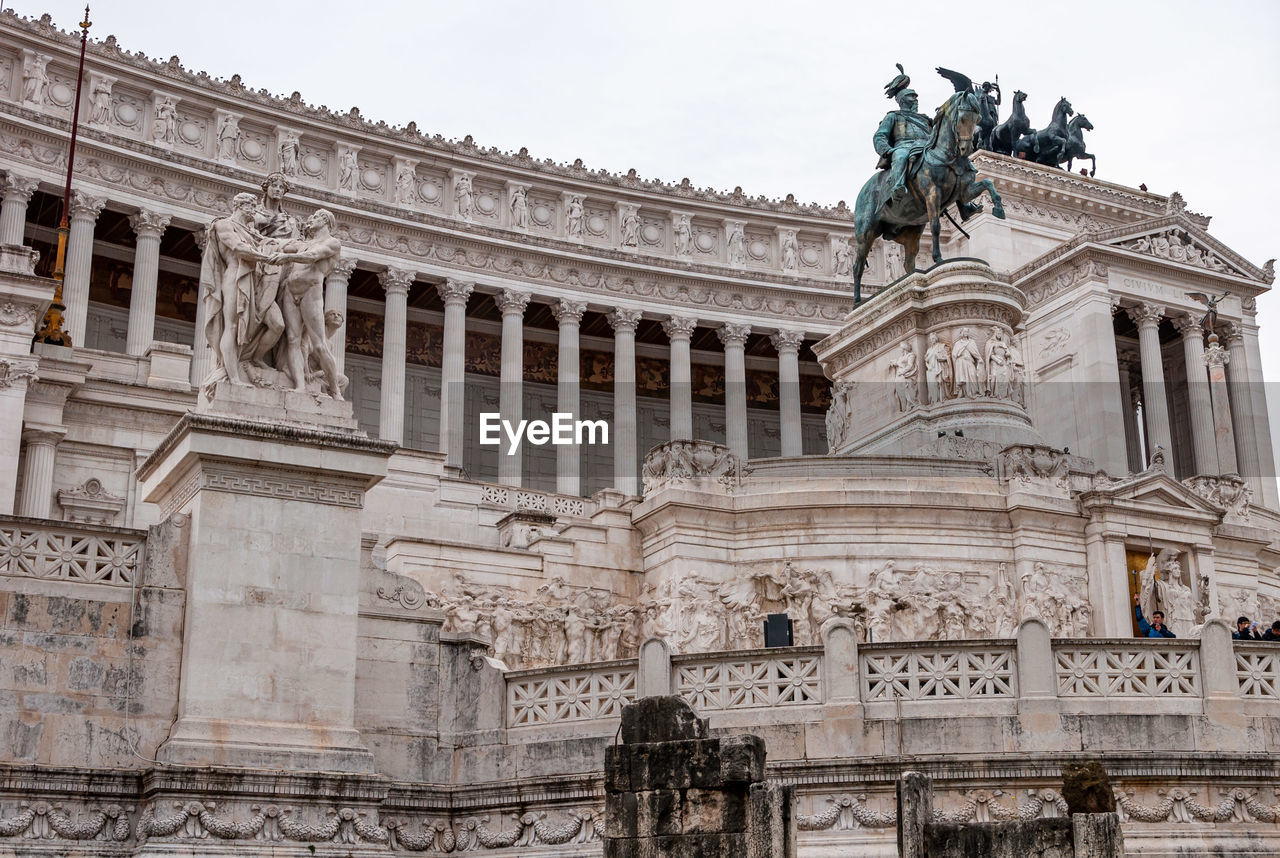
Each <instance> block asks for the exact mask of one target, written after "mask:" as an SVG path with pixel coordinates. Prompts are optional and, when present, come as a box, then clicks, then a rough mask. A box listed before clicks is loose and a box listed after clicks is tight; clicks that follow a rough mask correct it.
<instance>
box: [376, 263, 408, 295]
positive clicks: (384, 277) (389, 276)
mask: <svg viewBox="0 0 1280 858" xmlns="http://www.w3.org/2000/svg"><path fill="white" fill-rule="evenodd" d="M416 276H417V272H416V271H408V270H406V269H404V268H388V269H387V270H386V271H383V272H382V273H380V274H379V275H378V282H379V283H381V284H382V288H383V289H384V290H386V293H387V295H388V296H391V295H408V294H409V287H410V286H412V285H413V278H414V277H416Z"/></svg>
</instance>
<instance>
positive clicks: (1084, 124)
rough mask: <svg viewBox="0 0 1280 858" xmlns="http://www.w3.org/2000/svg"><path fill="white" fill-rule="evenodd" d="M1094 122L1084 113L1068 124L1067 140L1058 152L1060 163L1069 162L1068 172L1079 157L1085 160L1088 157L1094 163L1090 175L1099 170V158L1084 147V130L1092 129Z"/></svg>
mask: <svg viewBox="0 0 1280 858" xmlns="http://www.w3.org/2000/svg"><path fill="white" fill-rule="evenodd" d="M1092 130H1093V123H1092V122H1090V121H1089V119H1088V117H1086V116H1085V115H1084V114H1083V113H1081V114H1080V115H1079V116H1077V117H1076V118H1075V119H1072V120H1071V124H1070V125H1069V126H1067V142H1065V143H1063V144H1062V150H1061V151H1060V152H1059V153H1058V163H1059V164H1061V163H1062V162H1063V161H1064V160H1065V161H1066V162H1067V172H1068V173H1069V172H1071V168H1072V166H1073V165H1074V162H1075V159H1076V158H1079V159H1080V160H1081V161H1083V160H1084V159H1085V158H1088V159H1089V161H1090V162H1091V163H1092V165H1093V166H1092V167H1091V168H1090V169H1089V175H1090V176H1092V175H1094V174H1095V173H1097V172H1098V159H1097V158H1095V157H1093V156H1092V155H1090V154H1089V153H1088V152H1086V151H1085V148H1084V132H1086V131H1092Z"/></svg>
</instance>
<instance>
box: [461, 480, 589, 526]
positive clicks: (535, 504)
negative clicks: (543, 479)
mask: <svg viewBox="0 0 1280 858" xmlns="http://www.w3.org/2000/svg"><path fill="white" fill-rule="evenodd" d="M480 499H481V501H482V502H483V503H485V504H488V505H489V506H497V507H502V508H504V509H509V510H513V511H515V510H518V511H523V512H545V513H548V514H549V515H554V516H565V517H568V518H586V517H587V516H588V515H589V514H590V513H591V512H593V511H594V508H595V505H594V504H593V503H592V502H591V501H589V500H587V499H586V498H580V497H574V496H572V495H558V494H554V493H552V492H540V491H537V490H536V489H521V488H514V487H512V486H499V485H484V486H482V487H481V489H480Z"/></svg>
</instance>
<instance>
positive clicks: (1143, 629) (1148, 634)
mask: <svg viewBox="0 0 1280 858" xmlns="http://www.w3.org/2000/svg"><path fill="white" fill-rule="evenodd" d="M1140 598H1141V597H1140V596H1139V595H1138V594H1137V593H1134V594H1133V615H1134V616H1135V617H1137V618H1138V634H1140V635H1142V637H1144V638H1176V637H1177V635H1175V634H1174V633H1173V630H1172V629H1170V628H1169V627H1168V626H1166V625H1165V624H1164V611H1152V612H1151V622H1149V623H1148V622H1147V620H1146V618H1145V617H1143V616H1142V606H1141V605H1139V604H1138V601H1139V599H1140Z"/></svg>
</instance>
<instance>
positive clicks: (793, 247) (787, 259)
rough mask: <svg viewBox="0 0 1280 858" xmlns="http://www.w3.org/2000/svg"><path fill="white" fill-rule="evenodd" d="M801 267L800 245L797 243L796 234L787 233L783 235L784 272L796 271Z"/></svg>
mask: <svg viewBox="0 0 1280 858" xmlns="http://www.w3.org/2000/svg"><path fill="white" fill-rule="evenodd" d="M799 265H800V245H799V244H798V243H797V242H796V234H795V233H794V232H790V231H787V232H785V233H783V235H782V270H783V271H795V270H796V268H797V267H798V266H799Z"/></svg>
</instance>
